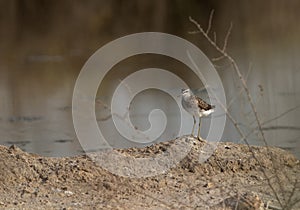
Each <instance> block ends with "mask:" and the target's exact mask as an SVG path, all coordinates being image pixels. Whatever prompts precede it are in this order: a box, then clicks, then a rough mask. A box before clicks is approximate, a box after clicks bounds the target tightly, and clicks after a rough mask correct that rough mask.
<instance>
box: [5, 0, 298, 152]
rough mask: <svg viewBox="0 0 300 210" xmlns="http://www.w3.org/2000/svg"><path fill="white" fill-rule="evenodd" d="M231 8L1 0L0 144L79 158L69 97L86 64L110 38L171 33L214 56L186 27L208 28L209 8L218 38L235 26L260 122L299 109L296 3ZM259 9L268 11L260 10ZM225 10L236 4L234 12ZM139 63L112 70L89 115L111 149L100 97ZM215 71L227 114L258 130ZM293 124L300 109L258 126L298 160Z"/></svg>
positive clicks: (235, 86)
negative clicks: (190, 18)
mask: <svg viewBox="0 0 300 210" xmlns="http://www.w3.org/2000/svg"><path fill="white" fill-rule="evenodd" d="M32 2H33V3H32ZM232 2H234V4H223V3H222V2H220V1H210V2H206V3H204V2H202V3H201V2H199V1H188V2H184V1H182V2H180V1H176V2H173V1H153V2H150V1H149V2H148V1H147V3H146V1H145V3H142V2H139V1H131V2H130V3H129V2H126V3H124V2H123V1H88V2H80V1H76V3H74V2H70V1H64V2H55V1H53V2H50V1H49V2H45V1H17V0H15V1H2V2H0V5H1V7H0V11H1V14H5V15H3V17H2V18H1V20H0V25H1V27H0V28H1V29H0V37H1V40H3V41H2V42H1V43H0V57H1V63H0V98H1V101H0V136H1V138H0V144H4V145H11V144H17V145H18V146H20V147H21V148H22V149H24V150H26V151H28V152H35V153H39V154H42V155H47V156H68V155H76V154H80V153H81V152H82V149H81V146H80V144H79V142H78V140H77V139H76V135H75V132H74V128H73V124H72V115H71V99H72V92H73V87H74V84H75V80H76V78H77V76H78V73H79V71H80V69H81V67H82V66H83V64H84V63H85V61H86V60H87V59H88V57H89V56H90V55H91V54H92V53H93V52H94V51H95V50H97V49H98V48H99V47H101V46H102V45H103V44H105V43H107V42H108V41H111V40H113V39H115V38H117V37H121V36H123V35H127V34H130V33H135V32H141V31H162V32H168V33H172V34H176V35H179V36H181V37H184V38H186V39H188V40H190V41H192V42H193V43H195V44H196V45H197V46H199V47H200V48H201V49H202V50H203V51H205V53H206V54H207V55H208V56H210V57H214V56H216V55H215V52H214V51H213V50H212V49H211V48H210V47H209V45H208V44H205V43H206V42H205V40H203V39H202V38H201V37H200V36H197V35H189V34H188V33H187V32H188V31H191V30H194V28H193V27H192V26H191V24H190V23H189V22H188V16H189V15H191V16H193V17H194V18H195V19H197V20H200V22H201V23H206V22H207V21H206V20H207V18H208V16H209V12H210V9H212V8H214V9H216V8H218V10H216V12H215V13H216V17H215V20H214V25H213V30H214V31H217V38H218V40H222V38H221V37H222V35H223V31H224V30H225V29H224V26H225V25H228V23H229V22H230V21H232V22H233V23H234V30H233V32H232V36H231V38H230V43H229V50H230V53H232V55H233V57H234V58H236V59H237V61H238V64H239V65H240V67H241V70H242V73H244V75H247V74H248V73H247V72H248V66H249V62H251V63H252V64H253V66H252V70H251V71H250V73H249V76H248V80H247V84H248V85H249V87H250V92H251V93H252V95H253V99H254V101H255V103H256V105H257V108H258V113H259V117H260V119H261V120H262V121H263V122H264V121H268V120H269V119H272V118H274V117H276V116H278V115H280V114H281V113H283V112H285V111H286V110H288V109H290V108H293V107H295V106H297V105H299V104H300V94H299V93H300V91H299V90H300V83H299V76H300V71H299V69H300V67H299V62H298V58H299V57H300V54H299V52H300V50H299V49H300V46H299V43H300V42H299V37H300V29H299V27H298V22H297V21H295V20H297V19H298V17H299V15H298V11H297V9H298V8H299V6H300V5H299V2H296V1H293V2H292V1H291V2H289V3H287V2H283V3H279V2H276V3H274V2H271V1H264V2H263V3H262V2H261V1H255V2H254V3H253V2H251V3H247V2H246V3H245V2H240V1H232ZM262 4H264V5H265V6H268V8H269V10H268V11H261V8H262V7H261V5H262ZM233 5H236V7H234V8H232V7H233ZM278 11H280V12H278ZM220 42H221V41H220ZM152 59H154V60H152V61H151V62H150V63H151V64H152V66H147V67H159V68H167V69H169V70H171V71H174V72H175V73H176V74H177V75H178V76H180V77H182V78H184V77H185V78H184V79H185V81H189V82H190V84H189V85H192V87H191V88H192V89H197V88H199V87H200V88H201V86H202V84H197V81H194V79H193V78H194V77H193V75H183V73H182V72H185V71H184V70H183V69H184V68H185V67H184V66H182V65H181V64H180V63H175V62H174V61H173V62H171V64H170V65H168V64H167V65H162V66H161V64H165V63H166V62H165V60H163V61H158V60H157V58H153V57H152ZM142 62H143V58H136V59H135V60H134V59H133V60H131V61H129V64H126V65H127V67H124V65H125V63H122V65H121V66H119V67H118V66H116V67H115V71H118V68H119V69H122V74H118V75H117V76H116V74H114V73H113V72H114V71H112V73H111V74H110V75H107V80H106V82H105V83H104V84H103V86H102V87H100V88H99V93H98V96H99V97H98V98H97V101H96V110H95V111H96V116H97V119H98V123H99V125H100V124H101V123H103V125H100V127H101V126H103V129H104V130H106V132H107V135H108V136H110V138H111V139H112V141H115V143H114V144H115V145H117V141H118V138H119V136H118V134H117V133H115V132H114V134H112V135H110V131H111V130H110V129H111V126H112V122H111V118H110V115H109V106H107V104H109V102H105V103H101V102H103V101H106V100H109V97H107V98H105V97H106V96H104V95H101V91H103V90H105V92H106V93H107V95H110V94H112V92H113V90H114V87H115V86H116V85H117V84H118V83H119V80H120V79H122V78H124V77H126V76H127V75H128V74H129V73H130V72H133V71H136V70H137V69H139V68H140V67H141V65H140V63H142ZM130 63H131V64H130ZM155 65H157V66H155ZM216 65H217V66H218V64H216ZM217 69H218V71H219V74H220V76H221V77H222V80H223V82H224V86H225V88H226V93H227V97H228V101H231V99H232V98H235V97H236V99H235V100H234V103H233V104H232V106H231V108H230V111H232V113H233V116H234V117H235V118H236V119H238V121H239V122H240V123H241V124H243V125H242V129H243V130H244V131H245V132H246V133H247V132H248V131H249V130H251V129H252V128H253V127H255V126H256V125H255V123H253V116H252V115H251V114H249V107H248V105H247V101H246V100H245V98H244V97H243V96H240V94H239V92H240V85H239V81H238V78H236V77H235V76H233V74H232V71H231V70H230V69H229V68H228V66H226V65H225V67H222V68H218V67H217ZM195 84H197V85H195ZM262 90H263V91H262ZM262 92H263V93H262ZM151 94H153V93H150V95H151ZM156 94H157V95H158V94H160V93H156ZM103 97H104V98H103ZM141 97H142V96H141ZM155 97H156V96H155V95H152V96H151V97H150V98H153V99H154V98H155ZM142 98H143V97H142ZM143 100H144V99H143ZM137 106H140V105H139V104H137ZM168 107H169V105H168V104H166V105H165V109H166V111H169V112H170V113H169V114H170V115H171V116H172V115H173V116H174V120H175V118H176V115H174V114H173V111H174V110H173V109H172V108H171V109H168ZM135 116H137V117H136V118H135V119H133V121H134V122H135V124H140V126H141V128H146V127H147V121H144V120H143V119H144V115H143V114H142V113H140V112H139V113H135ZM145 116H147V114H145ZM299 119H300V112H299V109H295V110H294V111H293V112H290V113H287V114H286V115H284V116H282V117H280V118H278V119H277V120H274V121H272V122H271V123H270V124H266V127H265V134H266V137H267V140H268V141H269V143H270V145H277V146H280V147H282V148H285V149H288V150H291V151H292V152H293V153H294V154H296V155H298V157H300V141H299V136H300V135H299V130H300V129H299ZM174 120H172V121H174ZM208 123H209V122H208ZM205 124H207V123H203V126H204V129H206V128H205V126H207V125H205ZM272 127H273V128H274V129H272ZM291 128H292V129H291ZM170 132H171V131H170ZM171 135H173V134H171ZM174 136H175V134H174ZM223 139H224V140H230V141H236V142H238V141H239V137H238V135H237V133H236V132H235V128H234V126H233V125H232V124H230V123H227V125H226V130H225V133H224V138H223ZM258 139H259V138H258V136H257V135H256V133H253V134H252V135H250V136H249V140H248V141H249V142H250V143H251V144H262V143H261V141H259V140H258ZM129 145H130V144H129Z"/></svg>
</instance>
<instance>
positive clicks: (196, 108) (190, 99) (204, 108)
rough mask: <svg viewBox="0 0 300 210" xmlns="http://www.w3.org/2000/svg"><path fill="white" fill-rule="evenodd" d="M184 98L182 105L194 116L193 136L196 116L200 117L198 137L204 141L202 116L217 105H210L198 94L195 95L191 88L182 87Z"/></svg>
mask: <svg viewBox="0 0 300 210" xmlns="http://www.w3.org/2000/svg"><path fill="white" fill-rule="evenodd" d="M181 93H182V99H181V104H182V107H183V108H184V109H185V110H186V111H187V112H188V113H189V114H191V115H192V116H193V119H194V125H193V129H192V133H191V136H193V133H194V129H195V125H196V118H195V117H199V128H198V135H197V139H198V140H199V141H203V139H202V138H201V137H200V125H201V117H203V116H204V117H206V116H208V115H210V114H211V113H213V112H214V111H215V105H210V104H208V103H207V102H206V101H204V100H203V99H201V98H199V97H198V96H196V95H194V93H193V92H192V91H191V90H190V89H182V90H181Z"/></svg>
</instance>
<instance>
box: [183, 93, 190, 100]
mask: <svg viewBox="0 0 300 210" xmlns="http://www.w3.org/2000/svg"><path fill="white" fill-rule="evenodd" d="M191 96H192V94H191V93H184V94H183V96H182V97H183V99H184V100H188V99H189V98H191Z"/></svg>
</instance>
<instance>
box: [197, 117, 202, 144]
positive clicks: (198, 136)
mask: <svg viewBox="0 0 300 210" xmlns="http://www.w3.org/2000/svg"><path fill="white" fill-rule="evenodd" d="M200 125H201V117H199V128H198V135H197V138H198V139H199V140H200V141H202V139H201V137H200V129H201V127H200Z"/></svg>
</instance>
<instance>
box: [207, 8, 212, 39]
mask: <svg viewBox="0 0 300 210" xmlns="http://www.w3.org/2000/svg"><path fill="white" fill-rule="evenodd" d="M213 16H214V10H211V12H210V15H209V20H208V26H207V30H206V34H209V32H210V29H211V23H212V20H213Z"/></svg>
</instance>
